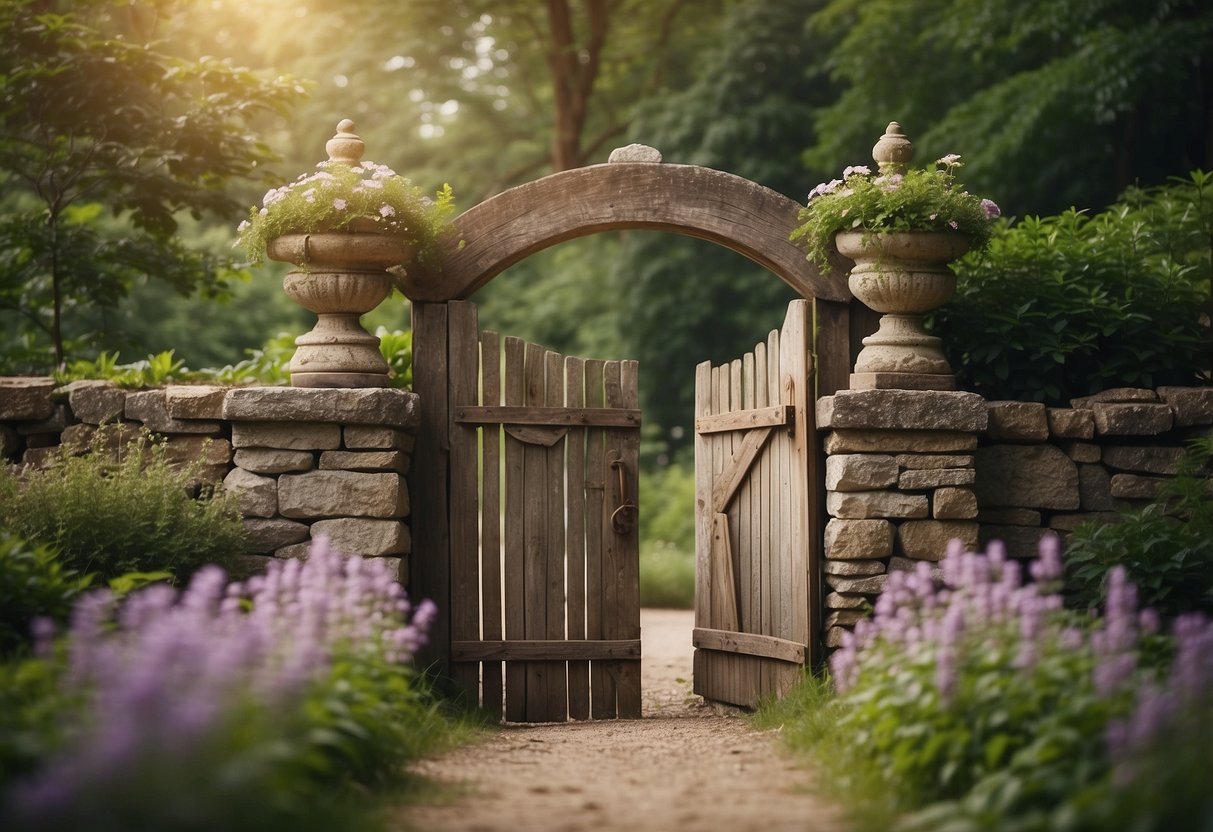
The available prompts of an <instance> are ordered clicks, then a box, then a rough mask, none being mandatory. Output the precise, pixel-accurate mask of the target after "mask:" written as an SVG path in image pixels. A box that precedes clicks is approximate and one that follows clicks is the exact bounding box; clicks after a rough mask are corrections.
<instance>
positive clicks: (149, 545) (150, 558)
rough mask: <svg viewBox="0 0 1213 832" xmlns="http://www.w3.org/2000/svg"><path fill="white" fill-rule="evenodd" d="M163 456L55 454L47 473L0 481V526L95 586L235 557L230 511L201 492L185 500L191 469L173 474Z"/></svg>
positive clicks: (220, 498)
mask: <svg viewBox="0 0 1213 832" xmlns="http://www.w3.org/2000/svg"><path fill="white" fill-rule="evenodd" d="M103 430H105V429H103ZM96 441H97V440H96V439H94V442H96ZM165 452H166V446H165V445H163V444H157V443H152V442H150V441H149V440H148V439H147V437H146V436H145V437H143V438H142V439H140V440H136V441H131V442H128V443H126V444H125V445H121V446H120V450H119V451H118V453H117V454H116V457H115V456H110V455H109V454H106V453H103V452H100V451H98V452H94V453H90V454H86V455H83V456H73V455H72V449H71V448H61V449H60V453H59V457H58V458H57V460H56V462H55V464H54V465H53V466H52V467H50V468H46V469H42V470H35V469H29V468H26V469H6V470H3V471H0V522H2V523H3V524H4V525H5V526H7V527H8V528H11V529H12V530H13V531H15V532H16V533H17V534H19V535H22V536H23V537H25V538H26V539H28V540H30V541H32V542H35V543H39V544H43V545H47V546H51V547H53V548H54V549H55V550H57V552H58V553H59V557H60V559H61V561H62V563H63V567H64V568H66V569H71V570H75V571H76V572H79V573H82V574H83V573H87V572H95V573H97V574H98V576H99V577H100V578H101V579H102V580H109V579H111V578H116V577H118V576H120V575H122V574H123V573H127V572H154V571H157V570H168V571H170V572H172V573H174V574H175V575H177V576H178V577H185V576H187V575H188V574H190V573H191V572H193V571H194V570H195V569H197V568H198V567H200V566H202V565H204V564H208V563H220V564H222V563H226V562H228V561H229V560H230V559H231V557H232V556H233V555H238V554H240V553H241V552H243V549H244V525H243V523H242V522H241V517H240V513H239V510H238V509H237V507H236V503H235V501H234V500H232V499H231V498H230V497H229V496H228V495H226V494H224V493H223V492H222V491H212V490H211V489H210V488H209V487H206V488H204V489H203V491H204V493H203V494H202V495H201V496H200V497H199V498H198V499H194V498H193V497H192V496H191V491H192V490H193V489H194V487H195V486H194V483H195V481H196V480H197V478H198V474H199V471H200V469H201V462H196V463H194V464H192V465H187V466H174V465H172V464H171V463H169V462H168V460H167V459H166V457H165Z"/></svg>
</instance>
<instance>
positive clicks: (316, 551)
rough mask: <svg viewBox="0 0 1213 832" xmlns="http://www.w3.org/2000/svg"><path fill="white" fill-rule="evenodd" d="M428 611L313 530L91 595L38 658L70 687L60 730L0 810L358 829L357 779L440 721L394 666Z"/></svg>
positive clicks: (399, 755) (70, 818) (384, 765)
mask: <svg viewBox="0 0 1213 832" xmlns="http://www.w3.org/2000/svg"><path fill="white" fill-rule="evenodd" d="M432 615H433V606H432V605H431V604H429V603H428V602H423V603H422V604H421V605H420V606H418V607H417V608H416V609H415V610H414V609H413V607H412V606H411V605H410V604H409V602H408V600H407V599H406V598H405V596H404V593H403V590H402V589H401V587H400V585H399V584H398V583H396V582H395V580H394V579H393V578H392V576H391V574H390V572H389V570H388V569H387V568H386V566H385V565H384V564H383V563H382V562H381V561H376V560H373V559H370V560H364V559H361V558H349V559H343V558H342V557H341V556H340V555H337V554H335V553H332V552H330V551H329V550H328V548H327V546H325V545H324V544H321V543H317V544H315V545H314V546H313V549H312V552H311V554H310V557H309V558H308V560H307V561H306V562H303V561H298V560H290V561H278V562H275V563H273V564H270V566H269V568H268V570H267V572H266V574H265V575H264V576H260V577H255V578H252V579H250V580H249V581H247V582H246V583H243V584H240V583H237V584H230V585H228V584H227V583H226V579H225V576H224V574H223V572H222V570H220V569H218V568H216V567H210V568H207V569H205V570H202V571H200V572H198V573H197V574H196V575H195V576H194V578H193V580H192V581H191V583H190V585H189V587H188V589H186V590H185V591H184V592H183V593H180V594H179V593H177V592H176V591H174V590H173V589H171V588H170V587H168V586H165V585H158V586H155V587H151V588H148V589H145V590H143V591H141V592H138V593H135V594H134V595H132V596H130V597H129V598H128V599H126V601H125V602H124V603H122V604H117V603H115V601H114V599H113V597H112V595H111V594H110V593H108V592H106V591H102V592H97V593H90V594H88V595H86V596H85V597H84V598H82V599H81V600H80V601H79V602H78V604H77V605H76V609H75V611H74V614H73V616H72V626H71V630H70V631H69V632H68V633H67V635H66V637H65V640H64V644H63V645H62V647H61V649H59V650H58V651H56V652H55V653H54V656H53V658H49V659H47V660H46V661H45V662H44V665H45V666H47V667H51V666H54V664H55V663H56V662H58V663H60V664H62V665H63V672H62V673H60V674H58V675H57V680H56V684H55V689H56V692H57V695H58V696H59V697H61V699H62V701H75V702H77V703H78V704H77V706H76V707H75V708H74V709H69V710H68V711H67V712H66V713H61V714H59V718H60V719H61V720H62V721H63V722H64V723H66V726H67V729H66V731H65V737H66V739H65V741H62V742H61V743H60V747H59V748H58V749H57V750H54V751H53V752H52V753H50V755H49V757H47V758H45V759H42V760H41V761H40V764H39V765H38V766H37V767H36V768H35V770H34V771H33V773H32V774H31V775H30V776H28V777H25V778H23V779H20V780H17V781H15V782H9V783H8V784H7V790H6V793H5V794H4V797H5V798H6V800H5V803H6V804H7V813H6V814H7V816H6V817H0V819H3V820H4V821H5V822H6V823H7V825H6V826H5V828H7V829H14V830H22V829H89V830H126V829H176V830H195V829H196V830H211V829H229V830H245V829H247V830H262V829H279V828H281V829H286V828H290V829H325V828H330V829H331V828H366V827H365V825H366V822H367V821H366V819H365V818H357V819H352V818H350V817H349V816H348V815H349V813H350V812H351V810H352V808H353V807H352V803H353V802H357V803H365V795H363V794H362V792H361V789H362V788H363V787H364V786H367V785H372V784H374V783H377V782H380V781H382V780H384V779H387V778H389V777H392V776H396V775H398V774H399V771H400V766H401V764H402V763H403V761H404V760H406V759H408V758H410V757H411V756H412V755H414V754H416V753H417V752H418V750H419V749H420V748H422V747H424V746H425V745H426V743H432V742H433V741H434V740H435V739H436V738H440V737H444V736H448V735H449V734H450V731H449V729H444V724H443V721H442V719H441V718H440V717H439V716H438V715H437V713H436V711H435V708H434V707H433V706H430V705H427V704H426V703H425V702H424V701H423V700H422V698H421V696H420V694H419V693H418V691H417V689H416V687H415V685H414V676H413V672H412V671H411V670H410V669H409V666H408V664H407V662H408V661H409V660H410V658H411V656H412V654H413V652H414V651H415V650H416V649H417V648H418V647H419V646H420V645H421V644H422V643H423V642H424V639H425V634H426V631H427V629H428V625H429V621H430V620H431V618H432ZM0 678H3V677H0ZM27 687H34V684H33V682H29V683H27ZM2 692H4V689H3V688H0V693H2ZM27 698H28V697H27ZM0 785H5V784H0Z"/></svg>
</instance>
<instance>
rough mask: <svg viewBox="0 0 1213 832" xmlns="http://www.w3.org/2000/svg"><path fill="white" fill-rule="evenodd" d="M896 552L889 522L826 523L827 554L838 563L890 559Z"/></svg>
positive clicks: (848, 521)
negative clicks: (840, 561)
mask: <svg viewBox="0 0 1213 832" xmlns="http://www.w3.org/2000/svg"><path fill="white" fill-rule="evenodd" d="M892 552H893V524H892V523H890V522H889V521H888V520H840V519H838V518H833V519H831V520H830V522H828V523H826V529H825V554H826V557H827V558H833V559H836V560H854V559H863V558H887V557H888V556H889V555H890V554H892Z"/></svg>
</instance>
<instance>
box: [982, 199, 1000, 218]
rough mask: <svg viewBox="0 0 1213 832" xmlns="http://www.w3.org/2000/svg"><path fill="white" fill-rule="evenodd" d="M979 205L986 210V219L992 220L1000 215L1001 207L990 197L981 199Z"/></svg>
mask: <svg viewBox="0 0 1213 832" xmlns="http://www.w3.org/2000/svg"><path fill="white" fill-rule="evenodd" d="M981 207H982V210H984V211H985V212H986V219H990V220H993V219H998V218H999V217H1001V216H1002V209H1001V208H999V207H998V205H997V204H995V202H994V200H992V199H983V200H982V201H981Z"/></svg>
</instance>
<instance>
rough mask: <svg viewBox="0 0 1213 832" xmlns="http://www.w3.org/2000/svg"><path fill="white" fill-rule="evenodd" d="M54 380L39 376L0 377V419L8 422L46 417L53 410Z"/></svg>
mask: <svg viewBox="0 0 1213 832" xmlns="http://www.w3.org/2000/svg"><path fill="white" fill-rule="evenodd" d="M54 389H55V380H54V379H51V378H43V377H40V376H10V377H8V378H0V419H4V420H6V421H10V422H19V421H20V422H24V421H34V420H37V419H46V418H47V417H49V416H50V415H51V413H52V412H54V409H55V403H54V402H53V401H52V400H51V391H52V390H54Z"/></svg>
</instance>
